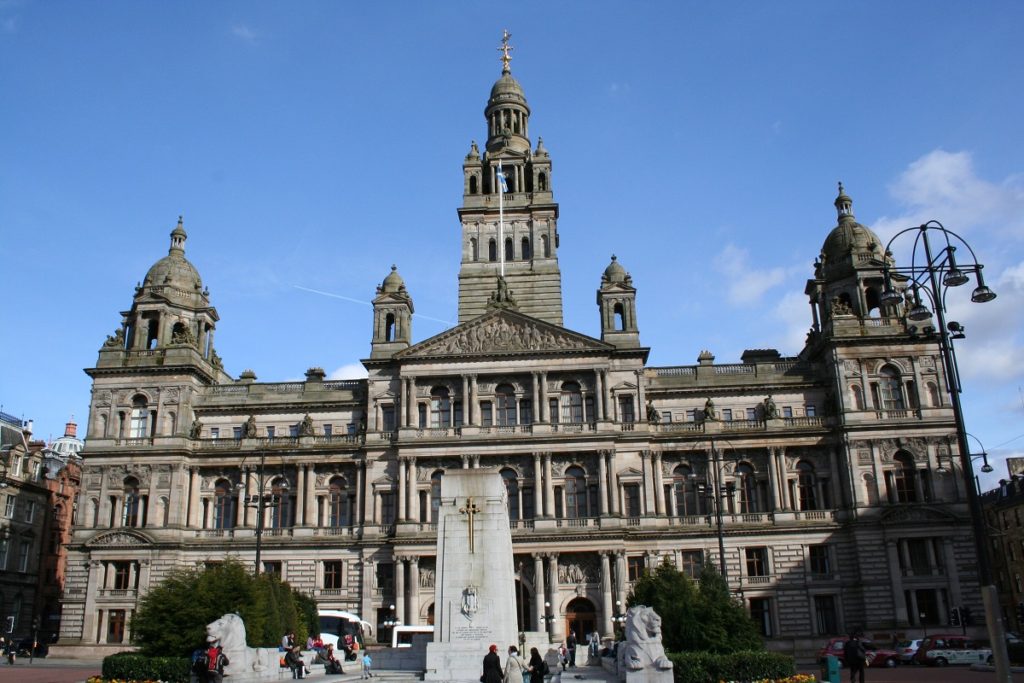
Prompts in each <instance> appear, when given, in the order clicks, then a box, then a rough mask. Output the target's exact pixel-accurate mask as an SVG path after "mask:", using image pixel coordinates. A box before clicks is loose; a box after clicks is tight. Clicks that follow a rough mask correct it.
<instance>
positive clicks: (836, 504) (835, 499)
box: [828, 448, 843, 510]
mask: <svg viewBox="0 0 1024 683" xmlns="http://www.w3.org/2000/svg"><path fill="white" fill-rule="evenodd" d="M828 467H829V470H831V472H830V473H829V477H828V483H829V490H830V491H831V498H832V501H831V503H832V505H831V508H832V509H833V510H834V509H836V508H840V507H842V506H843V500H842V498H843V496H842V493H841V491H842V489H841V488H840V486H839V478H840V474H839V454H838V453H837V452H836V449H835V448H830V449H828Z"/></svg>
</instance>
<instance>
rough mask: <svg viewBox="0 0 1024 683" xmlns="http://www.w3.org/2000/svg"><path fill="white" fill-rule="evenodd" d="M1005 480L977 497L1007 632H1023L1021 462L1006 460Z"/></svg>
mask: <svg viewBox="0 0 1024 683" xmlns="http://www.w3.org/2000/svg"><path fill="white" fill-rule="evenodd" d="M1006 467H1007V472H1008V478H1006V479H1000V480H999V486H998V487H997V488H994V489H992V490H991V491H987V492H985V493H983V494H982V496H981V504H982V506H983V507H984V510H985V526H986V529H987V531H988V539H987V541H988V543H989V549H990V550H989V556H990V557H991V558H992V573H993V574H994V575H995V579H996V587H997V588H998V589H999V601H1000V607H1001V609H1002V613H1003V621H1004V623H1005V624H1006V628H1007V630H1010V631H1015V632H1017V633H1020V632H1021V631H1022V629H1024V458H1008V459H1007V461H1006Z"/></svg>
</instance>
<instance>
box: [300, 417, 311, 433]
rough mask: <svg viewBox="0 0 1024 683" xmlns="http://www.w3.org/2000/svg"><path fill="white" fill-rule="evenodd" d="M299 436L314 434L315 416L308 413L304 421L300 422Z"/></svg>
mask: <svg viewBox="0 0 1024 683" xmlns="http://www.w3.org/2000/svg"><path fill="white" fill-rule="evenodd" d="M299 436H313V418H312V417H310V416H309V413H306V416H305V417H304V418H302V422H300V423H299Z"/></svg>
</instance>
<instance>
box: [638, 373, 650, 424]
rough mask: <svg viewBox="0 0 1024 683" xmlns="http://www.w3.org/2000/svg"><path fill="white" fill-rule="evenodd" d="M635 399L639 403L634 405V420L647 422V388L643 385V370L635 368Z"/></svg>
mask: <svg viewBox="0 0 1024 683" xmlns="http://www.w3.org/2000/svg"><path fill="white" fill-rule="evenodd" d="M635 374H636V399H637V402H638V403H639V404H640V405H638V406H637V407H636V421H637V422H647V390H646V388H645V387H644V371H643V369H640V370H636V371H635Z"/></svg>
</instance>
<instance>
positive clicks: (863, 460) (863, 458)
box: [857, 449, 871, 465]
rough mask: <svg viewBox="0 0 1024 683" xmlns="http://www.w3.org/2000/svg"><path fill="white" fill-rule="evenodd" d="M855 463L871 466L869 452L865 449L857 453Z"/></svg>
mask: <svg viewBox="0 0 1024 683" xmlns="http://www.w3.org/2000/svg"><path fill="white" fill-rule="evenodd" d="M857 463H858V464H859V465H870V464H871V451H869V450H867V449H861V450H859V451H857Z"/></svg>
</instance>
